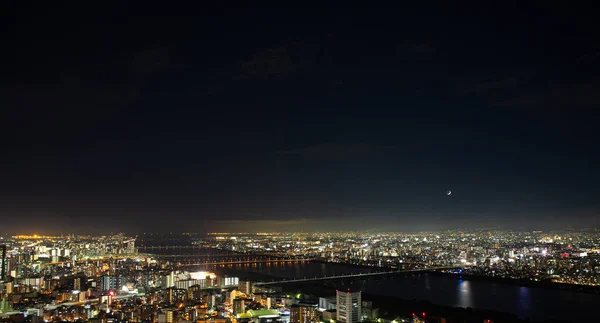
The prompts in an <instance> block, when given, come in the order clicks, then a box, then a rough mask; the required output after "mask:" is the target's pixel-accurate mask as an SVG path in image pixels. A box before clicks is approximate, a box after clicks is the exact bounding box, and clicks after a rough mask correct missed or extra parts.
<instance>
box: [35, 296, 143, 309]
mask: <svg viewBox="0 0 600 323" xmlns="http://www.w3.org/2000/svg"><path fill="white" fill-rule="evenodd" d="M143 295H145V294H140V293H136V294H129V295H118V296H113V297H112V299H113V300H120V299H125V298H132V297H137V296H143ZM99 302H100V299H99V298H90V299H86V300H85V301H81V302H78V301H74V302H64V303H58V304H49V305H46V306H44V310H45V311H52V310H55V309H57V308H59V307H61V306H65V307H70V306H78V305H85V304H87V303H90V304H95V303H99Z"/></svg>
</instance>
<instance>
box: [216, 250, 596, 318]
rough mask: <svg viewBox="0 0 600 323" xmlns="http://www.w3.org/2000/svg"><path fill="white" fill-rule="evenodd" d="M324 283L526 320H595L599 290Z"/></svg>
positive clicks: (300, 266)
mask: <svg viewBox="0 0 600 323" xmlns="http://www.w3.org/2000/svg"><path fill="white" fill-rule="evenodd" d="M211 269H213V270H216V271H220V272H223V273H227V274H236V275H238V276H240V278H241V279H244V278H246V277H247V276H246V275H247V274H248V273H253V274H256V273H258V274H261V275H267V276H271V277H278V278H293V277H305V276H306V277H314V276H324V275H340V274H348V273H360V272H368V271H371V269H370V268H361V267H356V266H347V265H343V264H334V263H318V262H314V263H306V262H305V263H293V264H288V263H283V264H253V265H233V266H218V267H216V268H215V267H212V268H211ZM372 270H375V269H372ZM254 277H256V276H254ZM327 286H328V287H331V288H339V289H347V288H351V289H358V290H362V291H363V292H367V293H370V294H375V295H382V296H391V297H398V298H401V299H406V300H419V301H428V302H431V303H433V304H438V305H444V306H451V307H463V308H468V307H470V308H473V309H478V310H493V311H500V312H506V313H512V314H515V315H517V316H518V317H519V318H522V319H526V318H529V319H531V320H533V321H541V320H564V321H594V320H595V319H596V315H595V313H593V311H592V309H593V308H595V307H596V306H599V305H600V295H598V294H589V293H578V292H573V291H568V290H559V289H547V288H535V287H523V286H518V285H512V284H505V283H498V282H493V281H480V280H464V279H463V280H460V279H458V278H456V277H453V276H446V275H431V274H416V275H412V274H411V275H406V276H394V277H388V278H386V279H365V280H357V281H350V282H349V281H343V280H338V281H330V282H327Z"/></svg>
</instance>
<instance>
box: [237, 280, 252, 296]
mask: <svg viewBox="0 0 600 323" xmlns="http://www.w3.org/2000/svg"><path fill="white" fill-rule="evenodd" d="M239 288H240V292H242V293H244V294H246V295H250V294H252V282H251V281H242V280H240V283H239Z"/></svg>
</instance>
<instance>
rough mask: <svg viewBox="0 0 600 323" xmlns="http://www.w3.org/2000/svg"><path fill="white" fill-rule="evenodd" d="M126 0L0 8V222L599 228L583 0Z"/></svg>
mask: <svg viewBox="0 0 600 323" xmlns="http://www.w3.org/2000/svg"><path fill="white" fill-rule="evenodd" d="M127 3H128V1H121V2H118V4H116V3H113V4H111V5H109V4H108V3H107V4H106V5H105V6H97V7H92V6H91V5H89V4H84V5H82V6H81V7H77V6H64V7H60V6H59V4H57V3H55V2H50V3H38V4H37V5H36V6H35V7H33V6H32V7H26V6H24V7H20V8H15V7H13V8H4V9H3V10H2V15H3V17H2V18H3V19H2V21H3V22H2V24H3V27H4V28H3V30H7V31H9V33H7V34H5V35H6V38H5V39H4V40H3V43H4V44H3V46H2V52H3V53H2V56H4V59H3V66H4V68H3V70H4V71H3V73H1V74H2V90H1V91H2V92H1V98H2V101H1V102H2V107H3V108H2V109H1V112H0V122H1V127H0V135H1V138H2V151H3V153H2V155H1V156H2V158H0V192H1V195H0V219H1V220H2V223H1V224H0V231H6V232H23V233H58V232H62V233H67V232H83V231H85V232H95V233H96V232H97V233H104V232H111V231H125V232H144V231H164V232H170V231H172V232H185V231H192V232H195V231H197V232H206V231H300V230H304V231H308V230H322V231H325V230H336V231H337V230H349V229H351V230H387V231H389V230H398V231H416V230H440V229H449V228H462V227H467V228H489V227H493V226H501V227H505V228H515V229H518V228H526V229H544V230H547V229H560V228H563V227H564V226H567V225H571V226H573V227H598V226H599V225H600V198H599V196H600V195H599V193H600V185H599V180H600V144H599V143H598V142H599V139H600V135H599V132H600V125H599V122H598V121H599V119H600V118H598V116H599V114H600V113H599V111H598V108H599V106H600V39H599V38H600V34H598V33H597V32H595V30H596V28H597V27H599V26H595V24H598V23H595V22H594V20H595V18H596V17H595V16H594V12H595V11H594V10H591V8H568V7H565V6H566V3H560V6H559V5H558V4H557V5H556V6H555V7H553V4H548V3H547V2H540V6H525V5H523V4H521V5H520V6H518V7H511V6H504V5H500V4H498V5H497V6H491V5H489V4H487V5H486V7H445V6H440V7H427V8H416V7H410V8H409V7H388V8H378V9H375V8H348V7H347V5H348V4H347V3H342V2H340V3H339V4H346V6H342V7H338V8H335V7H330V8H316V7H315V8H303V9H300V8H295V9H291V8H288V9H285V8H278V9H275V8H271V9H257V8H254V9H249V8H237V9H233V8H217V7H214V4H211V6H210V7H200V6H199V5H200V3H197V5H198V6H196V7H187V8H186V7H175V6H173V7H170V6H167V4H166V3H162V6H161V7H148V4H147V3H144V5H143V6H142V5H138V4H127ZM498 3H502V2H498ZM40 4H42V5H40ZM102 4H105V3H104V2H103V3H102ZM4 5H5V6H6V5H7V4H4ZM13 5H14V4H13ZM541 5H543V6H541ZM44 6H47V7H44ZM447 190H452V195H451V196H447V195H446V191H447Z"/></svg>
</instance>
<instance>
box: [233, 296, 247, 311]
mask: <svg viewBox="0 0 600 323" xmlns="http://www.w3.org/2000/svg"><path fill="white" fill-rule="evenodd" d="M245 312H246V306H245V305H244V300H243V299H242V298H236V299H234V300H233V314H235V315H238V314H243V313H245Z"/></svg>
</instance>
